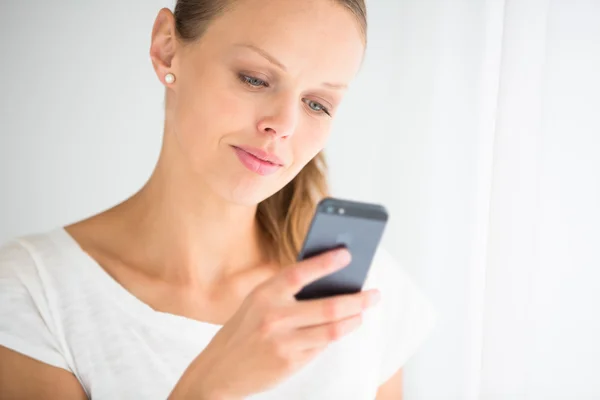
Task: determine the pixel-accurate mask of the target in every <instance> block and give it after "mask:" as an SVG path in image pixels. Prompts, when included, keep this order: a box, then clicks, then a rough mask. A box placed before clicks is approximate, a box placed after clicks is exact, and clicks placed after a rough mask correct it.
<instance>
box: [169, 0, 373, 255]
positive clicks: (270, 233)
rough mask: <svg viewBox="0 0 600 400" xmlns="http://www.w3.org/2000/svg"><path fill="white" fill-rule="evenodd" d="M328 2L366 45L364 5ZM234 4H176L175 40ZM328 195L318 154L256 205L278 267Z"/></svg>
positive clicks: (225, 0) (187, 37) (190, 38)
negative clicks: (348, 17)
mask: <svg viewBox="0 0 600 400" xmlns="http://www.w3.org/2000/svg"><path fill="white" fill-rule="evenodd" d="M331 1H333V2H335V3H338V4H340V5H342V6H345V7H346V8H347V9H348V10H349V11H350V12H352V13H353V14H354V15H355V17H356V19H357V21H358V24H359V27H360V29H361V32H362V34H363V38H364V43H365V45H366V41H367V10H366V5H365V1H364V0H331ZM235 3H236V1H235V0H177V3H176V5H175V12H174V14H175V24H176V29H177V34H178V36H179V39H180V40H182V41H184V42H194V41H197V40H199V39H200V38H201V37H202V35H203V34H204V32H206V29H207V28H208V26H209V25H210V23H211V21H213V20H214V19H215V18H217V17H218V16H220V15H222V14H223V13H225V12H227V10H229V9H230V7H232V6H234V5H235ZM328 194H329V185H328V182H327V164H326V161H325V155H324V154H323V152H321V153H319V154H318V155H317V156H316V157H315V158H313V159H312V160H311V161H310V162H308V164H306V166H304V168H303V169H302V170H301V171H300V172H299V173H298V175H296V177H294V179H293V180H292V181H291V182H290V183H288V184H287V185H286V186H285V187H283V188H282V189H281V190H280V191H278V192H277V193H275V194H274V195H272V196H271V197H269V198H268V199H266V200H264V201H262V202H261V203H260V204H259V205H258V210H257V214H256V218H257V220H258V223H259V225H260V227H261V229H262V230H263V232H264V234H265V236H266V237H267V238H268V240H269V241H270V243H271V244H272V245H273V249H272V250H273V251H274V252H275V255H276V257H277V258H278V261H279V262H280V263H281V264H283V265H285V264H288V263H291V262H293V261H295V259H296V257H297V256H298V253H299V252H300V247H301V246H302V242H303V240H304V236H305V235H306V233H307V231H308V228H309V225H310V220H311V218H312V215H313V213H314V210H315V209H316V206H317V203H318V202H319V201H320V200H321V199H322V198H323V197H326V196H327V195H328Z"/></svg>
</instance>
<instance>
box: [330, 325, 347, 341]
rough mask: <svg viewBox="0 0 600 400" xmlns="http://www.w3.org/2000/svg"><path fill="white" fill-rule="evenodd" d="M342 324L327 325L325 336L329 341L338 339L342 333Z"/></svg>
mask: <svg viewBox="0 0 600 400" xmlns="http://www.w3.org/2000/svg"><path fill="white" fill-rule="evenodd" d="M344 331H345V329H344V324H343V323H336V324H331V325H330V326H329V329H328V332H327V337H328V339H329V340H330V341H336V340H339V339H340V338H341V337H342V336H343V335H344Z"/></svg>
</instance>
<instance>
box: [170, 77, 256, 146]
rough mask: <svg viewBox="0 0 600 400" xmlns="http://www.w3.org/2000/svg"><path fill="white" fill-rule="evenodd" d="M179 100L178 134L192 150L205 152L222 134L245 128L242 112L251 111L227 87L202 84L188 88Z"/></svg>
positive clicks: (242, 130) (244, 129)
mask: <svg viewBox="0 0 600 400" xmlns="http://www.w3.org/2000/svg"><path fill="white" fill-rule="evenodd" d="M182 99H183V100H182V101H181V102H180V109H179V110H178V114H179V115H178V121H180V131H179V132H178V134H179V136H180V137H181V139H182V141H183V142H185V143H184V145H185V146H186V147H188V148H189V149H190V150H191V151H194V152H195V153H198V152H206V150H207V149H210V148H212V147H213V146H215V145H216V144H218V142H219V141H220V139H221V138H223V137H224V136H227V135H229V134H235V133H236V132H240V131H241V132H244V131H247V130H248V127H247V121H248V116H247V115H245V114H249V112H250V111H251V110H249V109H248V106H247V105H244V104H243V103H242V101H241V100H240V99H239V98H237V97H236V96H235V95H233V94H231V91H229V90H222V89H221V88H218V87H204V88H203V89H202V90H196V91H188V93H186V95H185V96H182Z"/></svg>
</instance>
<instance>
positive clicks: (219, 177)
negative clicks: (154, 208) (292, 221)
mask: <svg viewBox="0 0 600 400" xmlns="http://www.w3.org/2000/svg"><path fill="white" fill-rule="evenodd" d="M363 52H364V44H363V37H362V34H361V32H360V27H359V25H358V22H357V21H356V19H355V17H354V15H353V14H352V13H351V12H350V11H348V10H347V9H345V8H344V7H343V6H340V5H339V4H336V3H335V2H334V1H323V0H302V1H290V0H244V1H240V2H239V3H238V4H237V5H236V6H235V7H234V8H233V9H232V10H231V11H230V12H227V13H225V14H224V15H223V16H221V17H219V18H218V19H216V20H215V21H214V22H213V23H212V24H211V25H210V27H209V28H208V30H207V31H206V33H205V35H204V36H203V37H202V38H201V39H200V40H199V41H198V42H196V43H193V44H192V45H191V46H187V47H182V48H179V50H178V51H177V53H176V55H175V57H174V59H173V64H172V67H171V69H170V70H171V71H173V72H174V73H175V75H176V82H175V83H174V84H173V85H171V88H172V92H170V93H169V97H168V102H169V110H168V114H167V118H168V121H167V124H168V125H167V126H168V127H169V128H168V131H167V137H166V138H165V140H169V141H172V142H173V143H174V144H175V145H174V146H173V147H174V148H176V149H177V150H176V153H177V154H178V155H177V157H178V158H179V159H183V160H184V161H185V164H186V165H187V166H189V168H190V169H191V171H192V172H193V174H192V175H191V176H193V179H198V180H200V181H201V182H198V183H199V184H200V183H201V184H203V185H205V186H206V187H208V188H209V190H211V191H213V192H215V193H216V194H217V195H218V196H220V197H222V198H224V199H226V200H227V201H231V202H234V203H237V204H245V205H254V204H258V203H259V202H261V201H262V200H264V199H266V198H268V197H269V196H271V195H272V194H274V193H275V192H277V191H279V190H280V189H281V188H282V187H284V186H285V185H286V184H287V183H288V182H290V181H291V180H292V179H293V178H294V177H295V176H296V175H297V174H298V173H299V172H300V170H301V169H302V168H303V167H304V166H305V165H306V164H307V163H308V162H309V161H310V160H311V159H312V158H313V157H315V156H316V155H317V154H318V153H319V152H320V151H321V150H322V149H323V147H324V146H325V143H326V140H327V138H328V135H329V132H330V129H331V124H332V119H333V118H334V117H335V114H336V111H337V109H338V106H339V105H340V102H341V100H342V96H343V94H344V91H345V89H344V88H345V86H347V85H348V84H349V83H350V81H351V80H352V79H353V77H354V76H355V74H356V73H357V72H358V70H359V68H360V64H361V61H362V57H363ZM261 151H262V152H261ZM260 159H267V160H268V161H267V162H265V161H262V160H260ZM269 161H270V162H269Z"/></svg>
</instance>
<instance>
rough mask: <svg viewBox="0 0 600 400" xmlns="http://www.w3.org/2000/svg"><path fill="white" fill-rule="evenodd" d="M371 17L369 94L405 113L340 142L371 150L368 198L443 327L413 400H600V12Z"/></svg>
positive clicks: (522, 1)
mask: <svg viewBox="0 0 600 400" xmlns="http://www.w3.org/2000/svg"><path fill="white" fill-rule="evenodd" d="M370 7H371V19H372V21H377V22H376V24H375V25H373V24H372V25H371V29H372V31H371V32H372V35H371V48H370V61H369V63H368V65H366V67H365V68H366V69H368V70H369V71H375V70H377V71H379V72H378V73H379V76H378V79H379V83H374V82H375V81H373V77H374V75H369V74H370V72H365V74H366V75H367V76H369V79H367V78H364V79H363V80H361V82H360V85H361V87H362V85H364V86H365V88H368V87H369V85H379V86H385V87H386V88H385V89H381V88H379V90H386V91H387V92H388V93H392V94H393V96H394V100H390V101H388V102H387V103H386V104H381V103H379V102H377V99H373V98H372V99H371V101H374V102H375V103H376V105H375V106H373V109H369V113H366V115H369V116H370V117H369V118H365V121H364V122H363V123H362V124H358V125H357V124H356V122H354V125H352V126H351V125H350V122H348V125H347V126H343V127H341V128H339V129H340V130H344V129H355V130H361V131H363V132H366V133H365V136H364V137H369V138H374V139H373V140H372V141H371V142H372V143H374V144H373V145H372V147H373V149H375V150H373V152H376V153H377V157H374V158H372V160H373V161H375V160H376V161H375V162H376V165H377V167H371V166H366V168H367V169H370V168H371V169H373V168H374V170H373V173H374V174H378V176H376V177H375V178H373V179H372V180H370V181H369V182H368V184H369V185H370V187H369V188H370V189H372V190H371V195H370V196H369V197H377V198H383V199H384V200H385V201H386V202H387V203H388V204H390V205H391V215H392V218H393V220H392V221H393V223H392V228H391V231H390V232H388V235H387V237H386V240H387V244H388V246H389V247H390V248H391V249H392V251H393V252H394V254H395V255H396V256H397V257H398V258H399V259H400V261H401V262H402V264H403V265H404V266H405V268H406V269H408V270H409V271H410V273H411V274H412V275H413V276H414V277H415V279H416V280H417V281H418V283H419V285H420V286H421V287H422V288H423V289H424V290H425V291H426V292H427V295H429V296H430V297H431V298H432V299H433V301H434V303H435V304H436V307H437V309H438V311H439V313H440V317H441V318H440V321H439V323H438V326H437V329H436V331H435V333H434V334H433V335H432V336H431V337H430V339H429V341H428V342H427V343H426V345H425V346H424V347H423V349H422V351H421V352H420V353H419V354H418V355H416V356H415V357H414V358H413V359H412V360H411V361H410V362H409V364H408V365H407V366H406V378H405V381H406V382H405V386H406V389H405V391H406V393H405V396H406V399H407V400H416V399H423V400H425V399H444V400H451V399H456V400H488V399H489V400H492V399H494V400H496V399H511V400H512V399H531V400H534V399H535V400H547V399H565V400H568V399H573V400H580V399H600V379H599V375H600V1H598V0H506V1H503V0H485V1H475V0H471V1H467V0H454V1H441V0H440V1H434V0H425V1H423V0H402V1H396V0H394V1H381V0H372V1H371V2H370ZM390 53H391V54H394V56H393V61H390V59H389V54H390ZM382 60H387V63H388V64H387V66H384V67H383V68H384V71H383V72H382V71H381V68H382V65H375V64H377V63H378V61H379V62H381V61H382ZM365 90H368V89H365ZM376 110H378V113H377V111H376ZM348 121H351V119H350V118H348ZM374 126H377V127H379V129H373V127H374ZM342 136H343V134H340V135H339V137H338V138H336V139H334V145H335V146H338V145H339V146H343V145H344V144H345V145H346V146H348V143H347V142H348V141H350V140H351V139H349V138H348V137H342ZM357 140H359V139H357ZM362 140H363V141H364V138H363V139H362ZM334 145H332V148H334ZM363 149H365V150H363V151H364V152H367V153H368V152H369V151H370V150H369V149H370V147H369V146H368V145H367V146H366V147H363ZM334 159H335V161H336V162H337V163H335V162H334V163H332V164H333V168H334V170H333V176H334V178H335V179H334V181H335V182H337V184H338V186H337V187H338V189H339V191H340V192H342V193H344V194H346V193H347V194H348V195H357V194H358V193H359V192H358V191H357V190H356V189H353V185H355V182H351V181H350V178H348V171H347V170H348V167H347V165H348V162H347V161H348V160H346V163H343V162H341V161H344V158H343V156H341V155H340V156H338V155H335V154H334ZM340 164H342V165H344V167H343V170H342V167H338V169H336V165H340ZM356 168H357V169H356V171H355V172H356V173H358V172H359V168H365V166H363V165H361V166H360V167H356ZM365 197H367V196H365Z"/></svg>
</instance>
